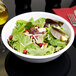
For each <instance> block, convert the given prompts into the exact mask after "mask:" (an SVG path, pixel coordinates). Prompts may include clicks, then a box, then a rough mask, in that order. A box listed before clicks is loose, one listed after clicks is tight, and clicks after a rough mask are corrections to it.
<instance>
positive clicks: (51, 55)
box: [1, 11, 74, 59]
mask: <svg viewBox="0 0 76 76" xmlns="http://www.w3.org/2000/svg"><path fill="white" fill-rule="evenodd" d="M31 13H43V14H49V15H50V14H51V15H54V16H56V17H58V18H60V19H62V20H63V21H64V22H65V23H66V24H67V25H68V26H69V28H70V31H71V37H70V41H69V43H68V44H67V46H66V47H64V48H63V49H62V50H60V51H58V52H56V53H53V54H50V55H45V56H32V55H25V54H22V53H20V52H18V51H16V50H14V49H13V48H11V47H10V46H9V44H8V43H6V42H5V41H4V38H3V33H4V28H6V25H7V23H8V22H9V21H11V20H12V19H13V18H15V17H18V16H20V15H25V14H31ZM20 15H17V16H15V17H13V18H12V19H10V20H9V21H8V22H7V23H6V24H5V26H4V27H3V29H2V32H1V39H2V41H3V43H4V45H5V46H6V48H7V49H8V50H10V51H11V52H12V53H14V54H16V55H18V56H21V57H25V58H30V59H46V58H51V57H54V56H57V55H60V54H62V53H63V52H65V51H66V50H67V49H68V48H69V47H70V46H71V45H72V43H73V41H74V30H73V27H72V26H71V24H70V23H69V22H68V21H66V20H65V19H64V18H62V17H60V16H58V15H56V14H52V13H48V12H40V11H35V12H28V13H23V14H20Z"/></svg>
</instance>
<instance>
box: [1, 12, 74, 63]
mask: <svg viewBox="0 0 76 76" xmlns="http://www.w3.org/2000/svg"><path fill="white" fill-rule="evenodd" d="M31 17H33V18H34V20H36V19H38V18H50V19H55V20H59V21H62V22H64V25H63V28H64V29H65V31H66V33H67V34H69V35H70V40H69V43H68V45H67V46H66V47H65V48H64V49H62V50H60V51H59V52H56V53H54V54H50V55H46V56H31V55H24V54H22V53H19V52H17V51H16V50H14V49H13V48H11V47H10V46H9V44H8V42H7V39H8V38H9V36H10V35H11V33H12V30H13V28H14V27H15V26H16V24H15V23H16V21H17V20H19V19H23V20H27V21H28V20H29V19H30V18H31ZM1 38H2V41H3V43H4V45H5V46H6V47H7V48H8V49H9V50H10V51H11V52H12V53H14V54H15V55H16V56H18V57H19V58H21V59H22V60H25V61H28V62H33V63H43V62H48V61H52V60H54V59H56V58H58V57H59V56H60V55H61V54H63V53H64V52H65V51H66V50H67V49H68V48H69V47H70V46H71V45H72V43H73V41H74V31H73V28H72V26H71V25H70V24H69V23H68V22H67V21H66V20H65V19H63V18H61V17H60V16H57V15H55V14H52V13H46V12H29V13H24V14H21V15H18V16H15V17H14V18H12V19H11V20H9V21H8V22H7V23H6V24H5V26H4V27H3V30H2V33H1Z"/></svg>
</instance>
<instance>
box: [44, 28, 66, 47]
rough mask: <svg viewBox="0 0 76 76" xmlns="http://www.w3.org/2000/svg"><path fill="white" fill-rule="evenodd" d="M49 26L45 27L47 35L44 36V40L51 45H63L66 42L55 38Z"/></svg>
mask: <svg viewBox="0 0 76 76" xmlns="http://www.w3.org/2000/svg"><path fill="white" fill-rule="evenodd" d="M50 29H51V27H49V28H48V29H47V35H46V36H45V37H44V41H45V42H47V43H49V44H51V45H52V46H58V47H65V46H66V45H67V43H66V42H63V41H61V40H58V39H55V38H54V37H53V35H52V34H51V32H50Z"/></svg>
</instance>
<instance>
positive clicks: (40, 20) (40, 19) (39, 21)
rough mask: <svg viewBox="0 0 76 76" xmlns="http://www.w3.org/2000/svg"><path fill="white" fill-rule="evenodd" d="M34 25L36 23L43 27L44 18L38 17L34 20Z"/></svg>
mask: <svg viewBox="0 0 76 76" xmlns="http://www.w3.org/2000/svg"><path fill="white" fill-rule="evenodd" d="M35 25H38V26H39V27H40V28H43V26H44V25H45V18H39V19H37V20H36V21H35Z"/></svg>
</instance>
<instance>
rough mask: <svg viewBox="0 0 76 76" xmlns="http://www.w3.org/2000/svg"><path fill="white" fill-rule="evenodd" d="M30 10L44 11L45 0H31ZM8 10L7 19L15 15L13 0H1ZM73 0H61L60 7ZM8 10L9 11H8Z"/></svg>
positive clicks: (67, 5) (68, 4) (67, 4)
mask: <svg viewBox="0 0 76 76" xmlns="http://www.w3.org/2000/svg"><path fill="white" fill-rule="evenodd" d="M31 1H32V2H31V9H32V11H45V0H31ZM3 2H4V3H5V4H6V6H7V8H8V12H9V19H10V18H12V17H13V16H15V0H3ZM72 2H73V0H61V8H67V7H69V6H70V5H71V3H72ZM9 10H10V11H9Z"/></svg>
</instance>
